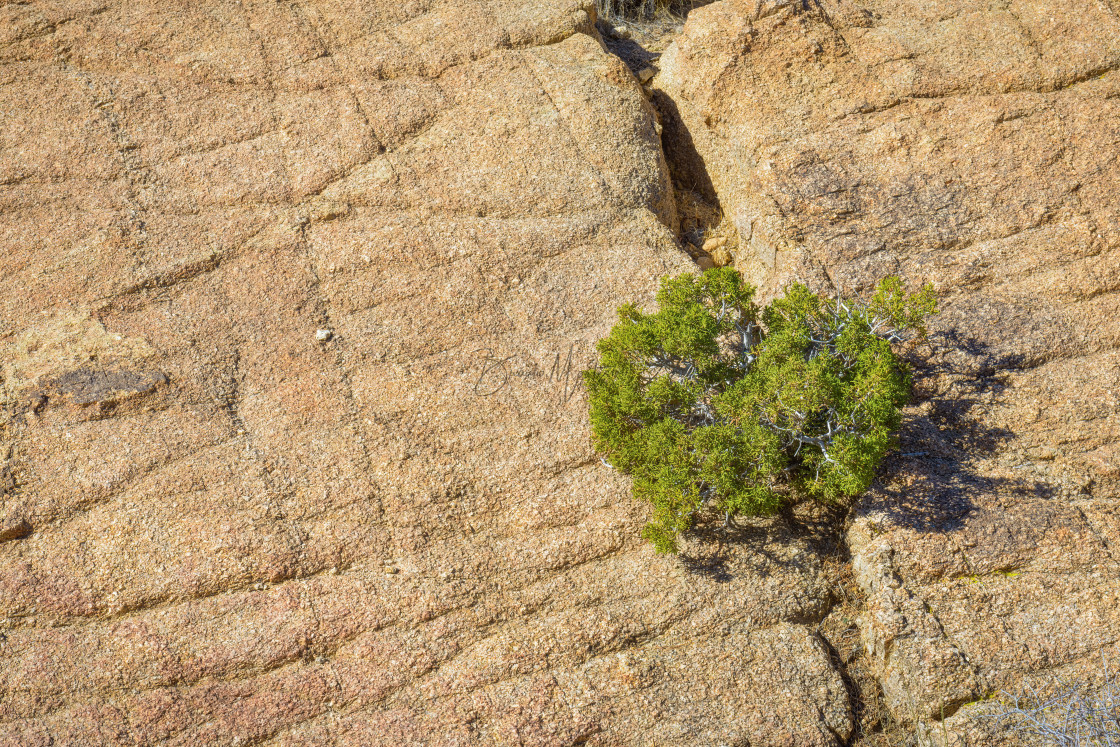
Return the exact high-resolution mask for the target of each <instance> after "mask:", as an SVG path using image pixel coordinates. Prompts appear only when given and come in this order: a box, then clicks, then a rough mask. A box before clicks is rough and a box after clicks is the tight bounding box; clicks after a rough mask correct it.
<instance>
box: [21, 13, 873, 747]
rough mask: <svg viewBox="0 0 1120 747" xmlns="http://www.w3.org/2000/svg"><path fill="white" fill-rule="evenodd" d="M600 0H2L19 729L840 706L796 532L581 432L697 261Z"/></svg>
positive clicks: (452, 734) (631, 733) (728, 737)
mask: <svg viewBox="0 0 1120 747" xmlns="http://www.w3.org/2000/svg"><path fill="white" fill-rule="evenodd" d="M589 10H590V6H585V5H581V4H579V2H578V0H573V1H571V2H569V1H568V0H548V1H546V2H527V1H525V2H522V1H520V0H493V1H492V2H469V3H468V2H449V1H446V0H420V1H418V2H405V3H400V2H380V1H379V2H304V3H277V2H273V1H272V0H267V1H262V2H250V1H246V2H238V3H229V2H207V1H206V0H203V1H201V2H194V3H189V4H171V3H166V2H147V3H144V2H115V1H114V2H110V1H109V0H70V1H68V2H49V1H48V0H43V1H35V2H29V3H15V4H12V3H9V4H5V5H3V6H0V111H2V112H3V116H2V117H0V128H2V129H0V143H2V146H0V375H2V380H0V395H2V409H0V744H4V745H26V746H31V745H47V744H56V745H57V744H82V745H97V744H136V745H142V744H156V743H158V744H190V745H197V744H249V743H253V744H355V745H357V744H361V745H379V744H380V745H406V744H425V745H436V744H524V745H545V744H548V745H553V744H555V745H560V744H576V743H586V744H593V745H594V744H599V745H615V744H635V745H650V744H657V745H672V744H681V745H706V744H711V745H716V744H746V743H749V744H751V745H822V746H824V745H836V744H839V743H841V742H843V741H844V740H845V739H846V738H847V736H848V734H849V733H850V731H851V729H852V723H851V715H850V708H849V703H848V695H847V692H846V690H845V687H844V684H843V682H842V680H841V678H840V675H839V673H838V672H837V670H836V669H835V668H834V667H833V665H832V663H831V661H830V656H829V653H828V651H827V650H826V647H825V646H824V644H823V643H822V642H821V640H820V639H819V637H818V636H817V635H816V633H815V632H814V628H813V626H814V624H815V622H816V621H818V620H819V619H820V618H821V617H822V616H823V615H824V614H825V611H826V610H827V606H828V604H829V599H830V594H831V581H830V578H831V577H830V575H829V572H828V571H827V569H826V565H825V563H824V561H823V560H822V557H821V555H820V554H819V553H818V552H817V549H816V545H815V544H814V543H815V542H816V540H815V539H814V538H813V536H812V533H806V532H804V531H801V530H797V529H796V528H786V525H785V524H783V523H781V522H776V523H773V524H769V525H761V526H759V527H756V528H755V529H753V530H752V531H753V534H752V536H751V537H750V538H749V539H750V541H749V542H743V543H738V544H736V545H734V546H732V547H729V548H723V549H722V550H718V548H715V547H714V543H708V544H705V542H704V541H702V540H697V542H696V543H695V545H694V546H693V547H692V548H691V551H692V552H693V555H694V556H695V558H696V559H695V560H694V561H692V562H684V561H682V560H680V559H675V558H659V557H655V556H654V555H653V553H652V552H651V551H650V549H649V548H648V547H646V546H644V545H643V544H642V543H641V542H640V541H639V540H638V539H637V530H638V527H639V526H640V525H641V523H642V521H643V514H644V510H643V508H642V507H641V506H640V505H637V504H635V503H634V502H632V501H631V500H630V499H629V497H628V490H629V487H628V484H627V483H626V482H625V481H624V480H623V479H622V478H620V477H619V476H617V475H615V474H613V473H612V472H611V471H610V470H609V469H608V468H606V467H605V466H604V465H602V464H601V463H600V462H599V460H598V459H597V458H595V456H594V455H593V454H592V452H591V451H590V447H589V441H588V433H587V425H586V411H585V407H586V405H585V402H584V400H583V395H582V394H581V390H580V388H579V387H578V386H577V383H578V373H579V370H580V369H581V368H582V367H584V366H586V365H587V364H588V362H589V361H590V360H591V353H592V347H591V346H592V343H593V341H594V340H596V339H597V338H599V337H601V336H602V335H603V334H604V333H605V332H606V330H607V329H608V328H609V326H610V324H612V323H613V319H614V309H615V307H616V306H617V305H619V304H620V303H622V302H623V301H627V300H634V299H638V300H642V301H643V302H649V301H651V300H652V294H653V292H654V290H655V288H656V279H657V277H658V276H660V275H662V274H664V273H667V272H677V271H681V270H684V269H687V268H688V267H689V266H690V265H689V263H688V261H687V258H686V257H685V256H684V255H683V254H682V253H681V252H680V250H679V245H678V244H677V243H676V239H675V236H674V230H675V223H676V218H675V212H674V203H673V200H672V191H671V185H670V183H669V177H668V173H667V170H666V168H665V162H664V159H663V156H662V153H661V149H660V143H659V138H658V131H657V128H656V125H655V122H654V118H653V111H652V109H651V107H650V105H649V103H648V102H647V101H646V99H645V98H644V97H643V95H642V93H641V90H640V88H639V85H638V83H637V82H636V81H635V80H634V78H633V77H632V75H631V74H630V72H629V71H628V70H627V69H626V67H625V66H624V65H623V63H622V62H621V61H619V60H618V59H617V58H615V57H612V56H610V55H608V54H607V53H606V52H605V51H604V50H603V48H602V47H601V44H600V42H599V40H598V38H597V37H596V36H595V35H594V29H593V24H592V18H591V16H590V15H589ZM321 330H325V332H320V331H321ZM709 545H711V546H710V547H709ZM717 550H718V552H717Z"/></svg>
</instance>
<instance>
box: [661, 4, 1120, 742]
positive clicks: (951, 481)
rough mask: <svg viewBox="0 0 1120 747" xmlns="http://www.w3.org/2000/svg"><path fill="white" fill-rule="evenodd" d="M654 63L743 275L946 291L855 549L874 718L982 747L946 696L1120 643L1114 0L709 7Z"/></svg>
mask: <svg viewBox="0 0 1120 747" xmlns="http://www.w3.org/2000/svg"><path fill="white" fill-rule="evenodd" d="M661 64H662V72H661V74H660V75H659V77H658V78H657V79H656V81H655V85H656V86H657V88H658V93H657V96H658V100H660V101H663V102H669V104H671V105H670V106H666V107H663V109H664V110H665V111H666V112H668V115H669V117H668V120H667V121H666V123H665V124H666V131H667V134H669V135H670V136H671V137H669V138H667V141H666V147H667V150H668V153H669V155H670V159H671V160H672V161H673V162H674V164H675V168H676V169H677V170H678V171H680V172H681V173H680V176H682V177H683V178H684V179H685V180H686V181H687V179H688V177H689V176H692V177H693V181H695V176H696V174H701V175H702V176H703V177H705V178H707V179H710V184H711V185H712V188H713V189H714V191H715V193H716V194H717V195H718V197H719V199H720V201H721V203H722V207H723V209H724V211H725V212H727V213H728V214H729V215H730V216H731V218H732V220H733V221H734V222H735V224H736V226H737V227H738V229H739V232H740V235H741V239H742V241H741V243H740V246H741V247H749V249H748V250H746V251H743V252H742V253H741V254H740V256H739V257H737V264H738V265H739V266H740V267H741V268H742V269H743V270H744V271H745V272H746V273H747V274H748V275H750V276H751V277H753V278H754V279H755V280H756V281H757V282H759V283H761V284H762V285H763V286H764V288H766V289H768V290H769V292H771V293H772V292H774V291H775V290H776V289H777V288H779V287H780V286H781V285H782V284H784V283H786V282H789V281H790V280H792V279H795V278H800V279H802V280H806V281H808V282H809V283H810V284H812V285H814V286H816V287H819V288H823V289H826V290H836V289H842V290H844V291H847V292H852V291H865V290H867V289H868V288H869V287H870V286H871V285H872V284H873V283H874V282H875V281H876V280H877V279H878V278H879V277H882V276H883V275H886V274H891V273H895V274H900V275H901V276H902V277H903V278H904V279H905V280H907V281H908V282H909V283H910V284H912V285H913V286H917V285H918V284H920V283H923V282H927V281H928V282H931V283H933V285H934V287H935V288H936V289H937V292H938V294H939V295H940V297H941V299H942V300H941V306H942V313H941V315H940V316H939V317H937V318H936V319H935V320H934V322H933V329H932V335H931V338H930V341H929V345H928V346H927V347H926V348H924V349H920V350H919V351H918V352H917V354H916V359H917V361H916V362H917V363H918V376H917V386H918V392H919V400H920V402H919V404H918V405H917V406H915V407H914V408H913V409H912V410H911V411H910V412H909V417H908V422H907V425H906V427H905V431H904V434H903V440H902V446H903V448H902V449H901V452H902V455H901V456H898V457H897V458H895V459H894V460H893V461H891V462H890V463H889V464H888V465H887V468H886V470H885V474H884V475H883V478H882V480H881V481H880V482H879V484H878V485H877V486H876V487H875V489H874V490H873V491H872V492H871V493H870V495H868V496H867V497H866V498H865V499H864V500H863V501H862V503H861V504H860V506H859V508H858V511H857V517H856V520H855V523H854V526H853V528H852V530H851V532H850V534H849V542H850V544H851V548H852V552H853V556H854V563H855V570H856V575H857V578H858V580H859V582H860V584H861V585H862V586H863V588H864V590H865V591H866V592H867V593H868V595H869V598H868V603H867V609H866V611H865V614H864V617H863V619H862V622H861V627H862V633H863V639H864V643H865V645H866V647H867V649H868V653H869V655H870V657H871V660H872V662H873V664H874V665H875V669H876V672H877V675H878V677H879V680H880V683H881V685H882V687H883V690H884V694H885V695H886V698H887V701H888V702H889V703H890V706H891V708H892V710H894V712H895V715H896V716H898V717H899V718H901V719H904V720H906V721H910V722H913V721H915V720H917V721H931V720H938V719H941V717H942V716H943V715H944V716H951V718H949V719H948V720H947V723H946V728H945V729H942V726H941V725H937V726H936V727H935V728H934V729H933V736H935V737H937V738H939V739H940V738H942V737H944V736H945V735H948V736H949V737H950V738H952V737H953V734H954V733H956V734H957V735H958V736H963V737H967V739H968V740H970V741H971V742H974V743H976V744H994V743H996V742H995V740H996V739H997V736H996V735H994V734H992V733H990V732H989V731H987V730H986V727H985V726H984V724H989V725H991V724H994V723H995V722H992V721H991V720H987V721H985V720H975V719H973V718H972V716H973V715H975V714H977V713H979V712H981V711H983V710H984V708H985V706H983V705H969V706H967V707H965V708H963V709H962V710H960V711H959V712H957V711H958V708H960V706H961V705H962V704H965V703H968V702H970V701H975V700H977V699H979V698H981V697H983V696H984V695H985V694H987V693H991V692H997V691H998V690H1000V689H1002V688H1007V689H1011V690H1014V689H1016V688H1018V687H1021V686H1023V685H1024V684H1026V683H1028V682H1033V681H1036V680H1038V679H1040V678H1042V679H1044V674H1045V673H1047V672H1049V671H1052V670H1056V671H1058V672H1060V673H1062V674H1063V676H1065V677H1068V678H1070V679H1088V680H1092V679H1094V678H1095V677H1096V676H1098V675H1099V674H1100V673H1101V665H1100V656H1101V653H1102V652H1103V653H1104V654H1105V655H1106V656H1109V657H1112V658H1113V659H1114V658H1115V655H1116V654H1117V653H1118V648H1117V644H1118V642H1120V604H1118V594H1120V523H1118V519H1117V517H1118V516H1120V350H1118V348H1120V321H1118V320H1120V293H1118V292H1120V164H1118V163H1117V158H1118V154H1120V147H1118V146H1120V71H1118V68H1120V16H1118V14H1117V8H1116V6H1115V4H1114V3H1108V2H1096V1H1095V0H1085V1H1084V2H1073V3H1070V2H1061V3H1057V2H1054V3H1047V2H1010V3H1001V4H989V3H980V2H970V1H968V0H948V1H947V2H937V3H933V4H930V3H928V2H889V3H888V2H877V1H875V0H859V1H858V2H849V1H847V0H824V1H823V2H821V3H800V2H797V3H795V2H782V1H781V0H778V1H775V2H749V1H744V2H738V1H736V0H724V1H723V2H719V3H715V4H713V5H710V6H707V7H705V8H702V9H698V10H696V11H694V12H693V13H692V14H691V15H690V17H689V21H688V23H687V25H686V26H685V30H684V32H683V34H682V36H681V37H680V38H679V39H678V40H677V42H676V43H675V45H674V46H673V47H671V48H670V49H669V50H668V51H667V52H666V54H665V55H664V56H663V58H662V61H661ZM955 712H956V715H953V714H954V713H955Z"/></svg>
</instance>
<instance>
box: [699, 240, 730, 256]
mask: <svg viewBox="0 0 1120 747" xmlns="http://www.w3.org/2000/svg"><path fill="white" fill-rule="evenodd" d="M726 243H727V239H725V238H724V237H723V236H713V237H712V238H710V239H708V240H707V241H705V242H704V246H703V247H701V248H702V249H703V250H704V251H706V252H708V253H709V254H711V253H712V252H713V251H715V250H716V249H718V248H720V247H721V246H723V245H724V244H726Z"/></svg>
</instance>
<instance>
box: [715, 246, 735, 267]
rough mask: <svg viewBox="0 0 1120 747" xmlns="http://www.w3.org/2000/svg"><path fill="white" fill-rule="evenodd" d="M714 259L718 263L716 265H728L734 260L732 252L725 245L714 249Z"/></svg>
mask: <svg viewBox="0 0 1120 747" xmlns="http://www.w3.org/2000/svg"><path fill="white" fill-rule="evenodd" d="M711 255H712V261H713V262H715V263H716V267H727V266H728V265H729V264H731V263H732V262H733V261H734V258H733V257H732V256H731V252H729V251H727V249H725V248H724V247H722V246H721V247H717V248H715V249H713V250H712V252H711Z"/></svg>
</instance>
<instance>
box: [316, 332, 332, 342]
mask: <svg viewBox="0 0 1120 747" xmlns="http://www.w3.org/2000/svg"><path fill="white" fill-rule="evenodd" d="M332 337H334V331H333V330H329V329H319V330H316V331H315V339H316V340H318V341H319V342H326V341H327V340H329V339H331V338H332Z"/></svg>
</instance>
